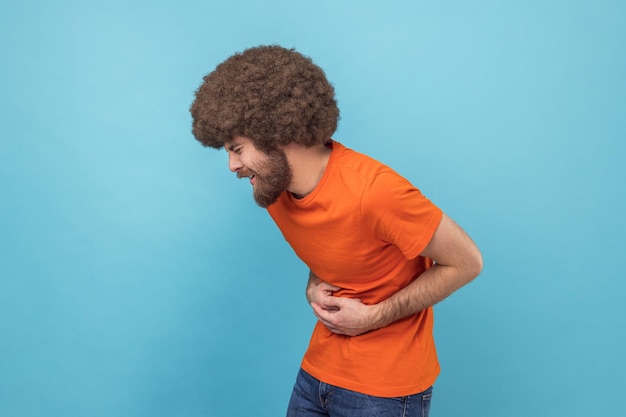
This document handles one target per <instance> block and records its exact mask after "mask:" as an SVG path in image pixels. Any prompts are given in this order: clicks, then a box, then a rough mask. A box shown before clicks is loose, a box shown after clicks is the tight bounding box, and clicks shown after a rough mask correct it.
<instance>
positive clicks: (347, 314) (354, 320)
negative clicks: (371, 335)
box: [311, 284, 380, 336]
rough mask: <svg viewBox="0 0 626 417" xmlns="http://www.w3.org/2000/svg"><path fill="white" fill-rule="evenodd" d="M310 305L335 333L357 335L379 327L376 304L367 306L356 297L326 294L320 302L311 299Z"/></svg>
mask: <svg viewBox="0 0 626 417" xmlns="http://www.w3.org/2000/svg"><path fill="white" fill-rule="evenodd" d="M327 285H328V284H327ZM311 307H313V312H314V313H315V315H316V316H317V318H318V319H319V320H320V321H321V322H322V324H324V326H326V327H327V328H328V330H330V331H331V332H333V333H336V334H342V335H345V336H358V335H360V334H363V333H367V332H369V331H371V330H374V329H377V328H378V327H380V326H377V325H376V320H375V317H376V310H377V309H376V305H373V306H368V305H366V304H363V303H362V302H361V300H359V299H356V298H345V297H333V296H332V295H327V296H326V297H324V298H323V302H322V303H318V302H316V301H311Z"/></svg>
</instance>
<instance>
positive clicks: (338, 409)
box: [287, 369, 433, 417]
mask: <svg viewBox="0 0 626 417" xmlns="http://www.w3.org/2000/svg"><path fill="white" fill-rule="evenodd" d="M432 393H433V388H432V387H430V388H428V389H427V390H426V391H424V392H420V393H419V394H413V395H408V396H406V397H394V398H383V397H373V396H371V395H365V394H360V393H358V392H354V391H350V390H347V389H343V388H338V387H335V386H332V385H328V384H325V383H324V382H321V381H319V380H318V379H316V378H314V377H312V376H311V375H309V374H308V373H306V372H304V371H303V370H302V369H300V372H299V373H298V377H297V378H296V384H295V385H294V387H293V392H292V394H291V400H290V401H289V406H288V407H287V417H302V416H308V417H428V414H429V411H430V399H431V396H432Z"/></svg>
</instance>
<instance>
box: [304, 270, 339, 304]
mask: <svg viewBox="0 0 626 417" xmlns="http://www.w3.org/2000/svg"><path fill="white" fill-rule="evenodd" d="M340 289H341V288H339V287H335V286H334V285H330V284H329V283H327V282H324V281H322V280H320V279H319V278H317V276H315V275H313V276H312V277H311V279H310V281H309V285H308V286H307V289H306V298H307V300H308V301H309V303H316V304H318V305H320V306H322V308H325V309H333V308H334V307H333V304H326V302H327V301H328V299H329V297H331V296H332V295H333V293H334V292H335V291H339V290H340Z"/></svg>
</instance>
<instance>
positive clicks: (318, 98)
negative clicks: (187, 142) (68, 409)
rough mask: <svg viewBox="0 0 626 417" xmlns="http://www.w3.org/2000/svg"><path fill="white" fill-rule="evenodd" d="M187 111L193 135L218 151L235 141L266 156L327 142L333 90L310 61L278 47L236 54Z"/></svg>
mask: <svg viewBox="0 0 626 417" xmlns="http://www.w3.org/2000/svg"><path fill="white" fill-rule="evenodd" d="M190 112H191V115H192V118H193V124H192V131H193V134H194V136H195V137H196V139H197V140H198V141H199V142H200V143H202V144H203V145H204V146H206V147H211V148H215V149H220V148H222V147H223V146H224V143H225V142H228V141H230V140H232V139H233V138H234V137H236V136H243V137H246V138H248V139H250V140H252V141H253V143H254V145H255V147H256V148H258V149H259V150H262V151H265V152H268V151H271V150H272V149H276V148H277V147H278V146H282V145H286V144H288V143H292V142H295V143H297V144H300V145H303V146H305V147H311V146H315V145H318V144H323V143H326V142H328V141H329V140H330V137H331V135H332V134H333V133H334V132H335V130H336V129H337V122H338V120H339V108H338V107H337V102H336V101H335V90H334V88H333V86H332V85H331V84H330V83H329V82H328V80H327V79H326V75H325V74H324V71H323V70H322V69H321V68H320V67H318V66H317V65H315V64H314V63H313V61H312V60H311V59H310V58H308V57H305V56H304V55H302V54H300V53H299V52H297V51H295V50H294V49H286V48H283V47H280V46H258V47H254V48H250V49H246V50H245V51H243V52H241V53H236V54H234V55H232V56H231V57H230V58H228V59H226V61H224V62H222V63H221V64H219V65H218V66H217V67H216V68H215V70H214V71H213V72H211V73H209V74H208V75H206V76H205V77H204V81H203V83H202V84H201V85H200V87H199V88H198V90H197V91H196V94H195V100H194V101H193V103H192V105H191V108H190Z"/></svg>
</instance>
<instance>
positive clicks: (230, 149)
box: [228, 142, 240, 152]
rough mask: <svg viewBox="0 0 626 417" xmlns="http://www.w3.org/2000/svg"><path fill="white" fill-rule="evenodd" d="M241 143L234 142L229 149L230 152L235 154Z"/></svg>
mask: <svg viewBox="0 0 626 417" xmlns="http://www.w3.org/2000/svg"><path fill="white" fill-rule="evenodd" d="M239 145H240V144H239V142H234V143H233V144H232V145H230V146H229V147H228V150H229V151H231V152H233V151H234V150H235V148H236V147H237V146H239Z"/></svg>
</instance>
